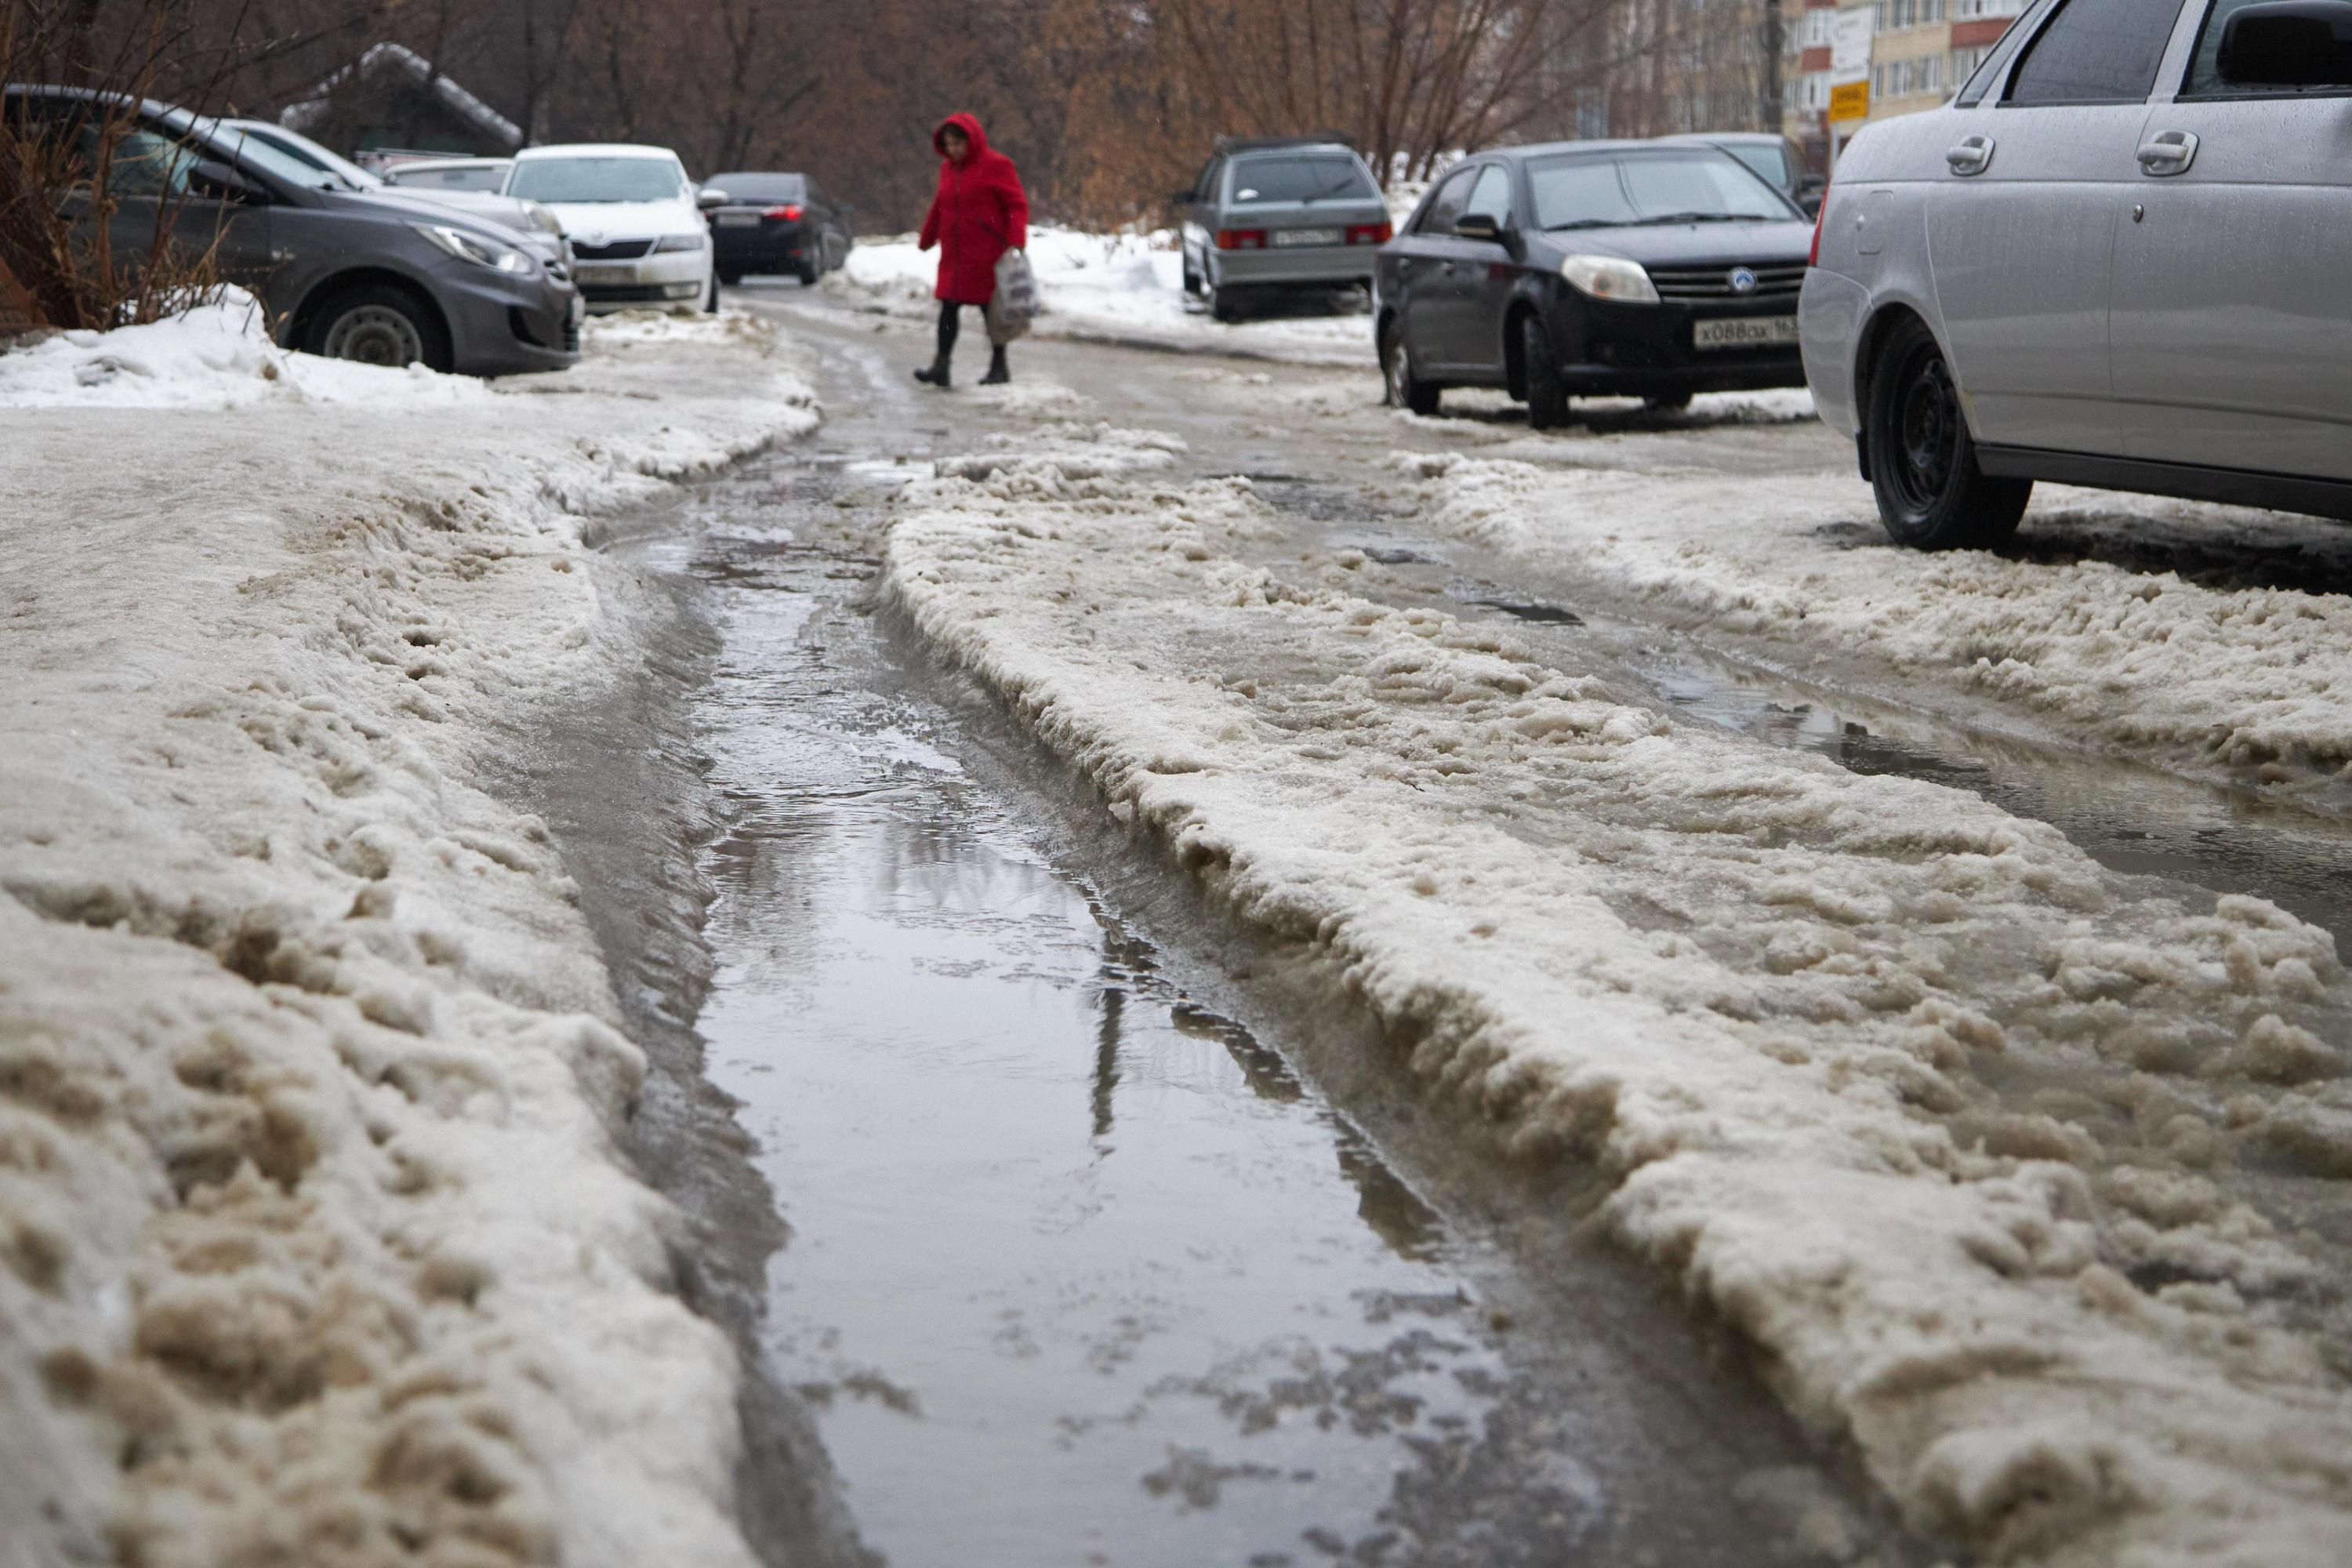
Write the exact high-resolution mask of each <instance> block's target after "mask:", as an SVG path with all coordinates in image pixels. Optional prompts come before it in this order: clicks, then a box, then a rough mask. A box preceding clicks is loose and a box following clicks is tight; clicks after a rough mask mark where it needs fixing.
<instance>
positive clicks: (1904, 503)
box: [1863, 316, 2033, 550]
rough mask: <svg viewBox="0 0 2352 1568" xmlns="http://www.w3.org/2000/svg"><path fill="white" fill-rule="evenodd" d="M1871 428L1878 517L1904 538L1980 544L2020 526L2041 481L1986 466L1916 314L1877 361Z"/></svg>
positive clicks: (1867, 420)
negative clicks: (1990, 471) (1999, 474)
mask: <svg viewBox="0 0 2352 1568" xmlns="http://www.w3.org/2000/svg"><path fill="white" fill-rule="evenodd" d="M1863 433H1864V437H1865V439H1866V440H1867V442H1868V445H1869V450H1870V482H1871V487H1872V489H1874V490H1876V491H1877V493H1878V520H1879V521H1880V522H1881V523H1882V524H1884V525H1885V529H1886V532H1887V537H1889V538H1891V539H1893V540H1894V541H1895V543H1897V544H1907V545H1909V546H1911V547H1912V548H1913V549H1915V550H1956V549H1959V550H1966V549H1979V550H1980V549H1986V548H1989V547H1990V546H1992V545H1995V544H1999V543H2000V542H2002V541H2003V540H2005V539H2007V538H2008V537H2009V536H2010V535H2011V534H2012V533H2015V532H2016V531H2017V521H2018V519H2019V518H2021V517H2022V516H2023V515H2024V514H2025V503H2026V501H2027V500H2029V499H2030V498H2031V497H2032V494H2033V481H2032V480H2031V479H1993V478H1990V477H1989V476H1988V475H1987V474H1986V473H1985V472H1984V470H1983V469H1981V468H1978V467H1977V447H1976V440H1975V438H1974V437H1971V436H1970V435H1969V425H1968V420H1967V418H1966V417H1965V416H1963V415H1962V413H1961V410H1960V389H1959V386H1958V384H1957V383H1955V382H1954V381H1953V379H1952V368H1951V365H1950V363H1948V362H1947V361H1946V360H1945V358H1944V349H1943V345H1942V344H1940V343H1938V342H1937V341H1936V335H1935V334H1934V333H1933V332H1931V331H1928V330H1927V323H1926V322H1924V321H1920V320H1919V319H1918V318H1917V317H1916V316H1912V317H1906V319H1905V320H1903V321H1900V322H1898V323H1896V324H1895V327H1894V328H1893V329H1892V330H1890V331H1888V333H1887V335H1886V341H1885V342H1883V343H1881V344H1880V345H1879V349H1878V353H1877V354H1876V355H1875V356H1874V358H1873V360H1872V362H1871V373H1870V390H1869V393H1868V395H1867V403H1866V405H1865V406H1864V413H1863Z"/></svg>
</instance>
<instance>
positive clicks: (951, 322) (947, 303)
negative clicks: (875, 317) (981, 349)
mask: <svg viewBox="0 0 2352 1568" xmlns="http://www.w3.org/2000/svg"><path fill="white" fill-rule="evenodd" d="M962 318H963V307H962V306H961V305H959V304H957V303H956V302H955V301H953V300H940V352H939V357H938V358H936V359H934V360H932V361H931V363H930V364H929V367H928V368H926V369H923V370H919V371H917V372H916V373H915V379H916V380H917V381H920V382H928V383H929V384H931V385H933V386H945V385H947V384H948V361H949V360H950V359H951V358H953V357H954V355H955V346H956V334H957V332H958V331H961V328H962V326H963V320H962Z"/></svg>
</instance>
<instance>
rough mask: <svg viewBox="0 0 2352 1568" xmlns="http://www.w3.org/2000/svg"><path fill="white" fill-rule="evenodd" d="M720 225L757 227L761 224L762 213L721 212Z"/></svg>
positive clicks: (726, 226) (723, 226) (727, 226)
mask: <svg viewBox="0 0 2352 1568" xmlns="http://www.w3.org/2000/svg"><path fill="white" fill-rule="evenodd" d="M759 226H760V215H759V214H758V213H720V214H719V227H721V228H757V227H759Z"/></svg>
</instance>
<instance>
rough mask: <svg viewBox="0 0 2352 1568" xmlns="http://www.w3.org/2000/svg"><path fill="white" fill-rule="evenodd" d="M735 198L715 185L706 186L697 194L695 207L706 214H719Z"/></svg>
mask: <svg viewBox="0 0 2352 1568" xmlns="http://www.w3.org/2000/svg"><path fill="white" fill-rule="evenodd" d="M734 199H735V198H734V197H732V196H730V195H728V194H727V193H726V192H725V191H722V190H719V188H717V187H716V186H713V185H705V186H703V187H702V189H701V190H699V191H698V192H696V193H695V197H694V205H696V206H698V207H700V208H701V209H702V210H703V211H704V212H707V213H709V212H717V211H718V210H719V208H720V207H723V206H725V205H727V204H728V203H729V202H731V201H733V200H734Z"/></svg>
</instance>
